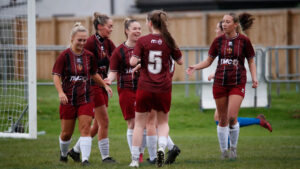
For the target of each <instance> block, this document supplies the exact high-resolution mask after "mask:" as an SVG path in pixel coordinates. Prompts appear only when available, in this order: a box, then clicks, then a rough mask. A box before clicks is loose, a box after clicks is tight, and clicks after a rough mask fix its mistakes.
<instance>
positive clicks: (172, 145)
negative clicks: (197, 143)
mask: <svg viewBox="0 0 300 169" xmlns="http://www.w3.org/2000/svg"><path fill="white" fill-rule="evenodd" d="M167 147H168V150H169V151H170V150H172V148H173V147H174V142H173V140H172V139H171V137H170V136H168V143H167Z"/></svg>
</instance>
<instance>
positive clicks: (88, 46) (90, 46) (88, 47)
mask: <svg viewBox="0 0 300 169" xmlns="http://www.w3.org/2000/svg"><path fill="white" fill-rule="evenodd" d="M84 49H86V50H88V51H90V52H92V53H95V41H94V39H93V38H92V36H91V37H89V38H88V39H87V42H86V43H85V45H84Z"/></svg>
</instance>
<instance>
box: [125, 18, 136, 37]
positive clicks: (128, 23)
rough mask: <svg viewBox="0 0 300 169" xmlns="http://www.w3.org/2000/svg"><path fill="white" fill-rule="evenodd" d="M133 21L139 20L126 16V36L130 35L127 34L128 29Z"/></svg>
mask: <svg viewBox="0 0 300 169" xmlns="http://www.w3.org/2000/svg"><path fill="white" fill-rule="evenodd" d="M133 22H137V20H136V19H131V18H126V19H125V21H124V33H125V36H126V38H128V35H127V34H126V29H127V30H128V29H129V26H130V24H131V23H133Z"/></svg>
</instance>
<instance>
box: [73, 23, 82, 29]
mask: <svg viewBox="0 0 300 169" xmlns="http://www.w3.org/2000/svg"><path fill="white" fill-rule="evenodd" d="M79 26H82V24H81V22H75V24H74V26H73V28H75V27H79Z"/></svg>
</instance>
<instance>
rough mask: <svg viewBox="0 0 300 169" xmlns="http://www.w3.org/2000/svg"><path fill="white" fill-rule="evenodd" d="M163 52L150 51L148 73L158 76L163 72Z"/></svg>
mask: <svg viewBox="0 0 300 169" xmlns="http://www.w3.org/2000/svg"><path fill="white" fill-rule="evenodd" d="M161 55H162V53H161V51H157V50H150V51H149V63H148V71H149V72H151V73H153V74H158V73H160V71H161V68H162V63H161Z"/></svg>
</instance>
